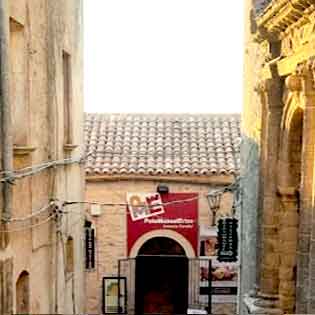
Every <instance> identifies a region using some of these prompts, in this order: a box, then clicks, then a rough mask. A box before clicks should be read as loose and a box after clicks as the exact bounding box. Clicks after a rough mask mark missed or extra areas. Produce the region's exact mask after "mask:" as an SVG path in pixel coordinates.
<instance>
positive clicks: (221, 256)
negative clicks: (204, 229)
mask: <svg viewBox="0 0 315 315" xmlns="http://www.w3.org/2000/svg"><path fill="white" fill-rule="evenodd" d="M237 227H238V220H237V219H234V218H224V219H220V220H219V221H218V261H220V262H236V261H237V254H238V235H237Z"/></svg>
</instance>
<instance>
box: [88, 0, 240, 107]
mask: <svg viewBox="0 0 315 315" xmlns="http://www.w3.org/2000/svg"><path fill="white" fill-rule="evenodd" d="M84 1H85V12H84V15H85V39H84V40H85V58H84V62H85V80H84V81H85V82H84V83H85V110H86V111H88V112H159V113H161V112H168V113H169V112H190V113H194V112H216V113H218V112H225V113H226V112H239V111H240V110H241V104H242V71H243V64H242V63H243V60H242V59H243V56H242V54H243V2H244V1H243V0H228V1H222V0H219V1H214V0H206V1H204V0H190V1H186V0H84Z"/></svg>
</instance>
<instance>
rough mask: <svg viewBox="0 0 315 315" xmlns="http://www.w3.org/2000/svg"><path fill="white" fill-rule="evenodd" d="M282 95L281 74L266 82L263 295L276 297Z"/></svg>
mask: <svg viewBox="0 0 315 315" xmlns="http://www.w3.org/2000/svg"><path fill="white" fill-rule="evenodd" d="M281 100H282V95H281V82H280V78H275V79H271V80H268V81H267V82H266V84H265V101H266V108H267V118H266V130H265V132H264V134H263V137H262V147H263V152H262V154H263V156H264V157H263V159H262V164H263V165H262V174H261V176H262V181H261V182H262V186H263V187H262V193H263V200H262V222H261V226H262V231H261V254H260V255H261V262H260V275H259V295H260V296H261V297H266V298H271V299H273V298H275V297H276V295H277V293H278V284H279V279H278V267H279V258H280V257H279V251H278V244H277V240H278V230H277V226H278V204H277V197H276V193H277V183H276V175H275V174H277V161H278V154H279V146H280V131H281V116H282V108H283V106H282V101H281Z"/></svg>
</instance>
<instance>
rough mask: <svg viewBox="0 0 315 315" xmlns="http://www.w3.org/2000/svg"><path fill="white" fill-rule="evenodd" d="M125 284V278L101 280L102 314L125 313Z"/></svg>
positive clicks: (105, 278)
mask: <svg viewBox="0 0 315 315" xmlns="http://www.w3.org/2000/svg"><path fill="white" fill-rule="evenodd" d="M126 282H127V279H126V278H125V277H120V278H119V277H104V278H103V314H126V313H127V286H126ZM119 291H120V294H119Z"/></svg>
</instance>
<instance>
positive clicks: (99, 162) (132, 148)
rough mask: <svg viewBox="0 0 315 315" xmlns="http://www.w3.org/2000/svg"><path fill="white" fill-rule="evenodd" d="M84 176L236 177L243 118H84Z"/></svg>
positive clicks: (161, 115) (184, 115)
mask: <svg viewBox="0 0 315 315" xmlns="http://www.w3.org/2000/svg"><path fill="white" fill-rule="evenodd" d="M85 142H86V154H87V155H88V156H87V161H86V168H85V169H86V173H87V174H89V175H92V174H149V175H150V174H152V175H154V174H157V175H179V174H180V175H183V176H191V175H200V176H210V175H212V174H214V175H218V174H235V173H238V172H239V166H240V161H239V160H240V154H239V144H240V116H239V115H212V114H200V115H197V114H196V115H189V114H177V115H176V114H172V115H167V114H160V115H159V114H152V115H150V114H86V116H85Z"/></svg>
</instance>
